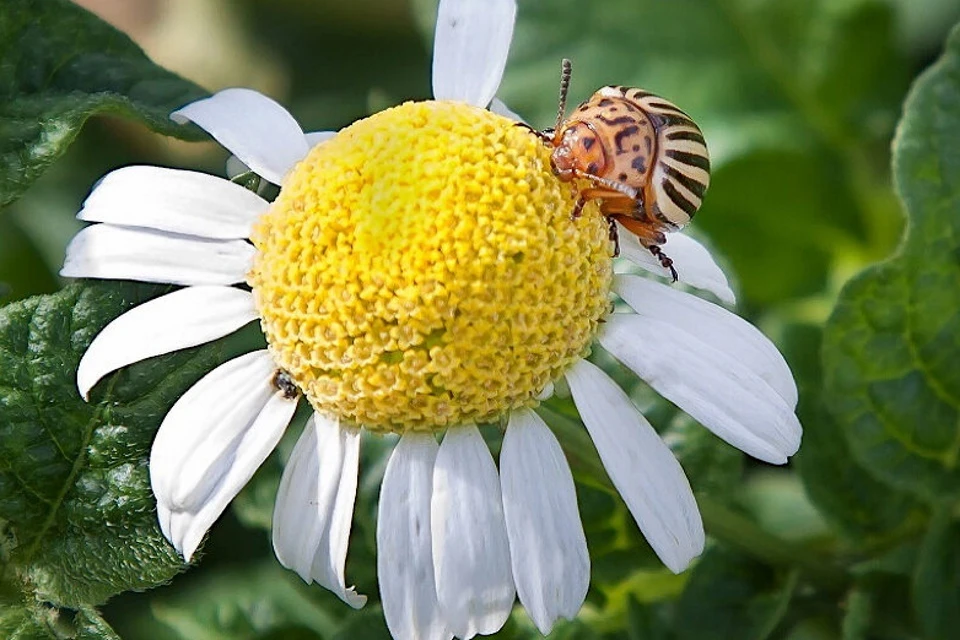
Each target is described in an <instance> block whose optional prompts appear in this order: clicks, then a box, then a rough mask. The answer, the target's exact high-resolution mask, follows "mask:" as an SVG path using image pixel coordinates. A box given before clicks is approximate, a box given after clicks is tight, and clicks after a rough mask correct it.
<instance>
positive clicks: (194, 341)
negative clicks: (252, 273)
mask: <svg viewBox="0 0 960 640" xmlns="http://www.w3.org/2000/svg"><path fill="white" fill-rule="evenodd" d="M256 318H257V311H256V309H255V308H254V306H253V296H252V295H251V294H250V292H249V291H243V290H242V289H234V288H233V287H189V288H187V289H181V290H180V291H174V292H173V293H170V294H167V295H165V296H161V297H159V298H156V299H154V300H150V301H149V302H145V303H144V304H142V305H140V306H139V307H136V308H134V309H131V310H130V311H128V312H126V313H125V314H123V315H122V316H120V317H119V318H117V319H116V320H114V321H113V322H111V323H110V324H108V325H107V326H106V327H104V329H103V331H101V332H100V333H99V334H97V337H96V338H94V340H93V342H91V343H90V346H89V347H88V348H87V351H86V352H85V353H84V354H83V358H82V359H81V360H80V366H79V367H77V389H78V390H79V391H80V395H81V396H83V398H84V399H85V400H86V399H87V398H88V395H89V393H90V389H92V388H93V385H95V384H96V383H97V382H98V381H99V380H100V379H101V378H102V377H103V376H105V375H107V374H108V373H110V372H111V371H116V370H117V369H120V368H121V367H125V366H127V365H128V364H132V363H134V362H139V361H141V360H146V359H147V358H152V357H154V356H159V355H162V354H164V353H170V352H172V351H177V350H179V349H186V348H187V347H193V346H196V345H198V344H203V343H205V342H210V341H211V340H216V339H217V338H221V337H223V336H225V335H227V334H228V333H232V332H233V331H236V330H237V329H239V328H240V327H242V326H243V325H245V324H247V323H248V322H250V321H252V320H255V319H256Z"/></svg>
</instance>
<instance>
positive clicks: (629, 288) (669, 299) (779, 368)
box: [613, 275, 797, 408]
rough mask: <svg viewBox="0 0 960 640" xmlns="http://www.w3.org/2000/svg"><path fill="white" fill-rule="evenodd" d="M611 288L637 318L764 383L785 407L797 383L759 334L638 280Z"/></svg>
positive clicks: (694, 300)
mask: <svg viewBox="0 0 960 640" xmlns="http://www.w3.org/2000/svg"><path fill="white" fill-rule="evenodd" d="M613 289H614V291H616V292H617V294H618V295H619V296H620V297H621V298H623V299H624V300H625V301H626V302H627V304H629V305H630V306H631V307H633V309H634V310H635V311H636V312H637V313H638V314H639V315H642V316H647V317H650V318H655V319H657V320H663V321H664V322H668V323H670V324H672V325H673V326H675V327H677V328H678V329H683V330H684V331H686V332H688V333H690V334H693V335H694V336H696V337H697V338H699V339H700V340H702V341H703V342H706V343H707V344H709V345H710V346H712V347H714V348H715V349H718V350H720V351H722V352H724V353H726V354H729V355H730V356H731V357H733V358H735V359H737V360H739V361H740V362H742V363H743V364H744V365H746V366H747V368H749V369H751V370H752V371H753V372H754V373H756V374H757V375H759V376H760V377H761V378H763V379H764V380H766V381H767V382H768V383H769V384H770V386H771V387H773V388H774V389H775V390H776V391H777V393H779V394H780V396H781V397H783V399H784V401H786V403H787V404H788V405H790V407H791V408H795V407H796V406H797V384H796V382H794V380H793V374H792V373H791V372H790V367H789V366H788V365H787V361H786V360H784V359H783V355H781V354H780V351H778V350H777V347H776V346H775V345H774V344H773V343H772V342H770V340H769V339H768V338H767V337H766V336H765V335H763V334H762V333H760V331H759V330H758V329H757V328H756V327H755V326H753V325H752V324H750V323H749V322H747V321H746V320H744V319H743V318H741V317H740V316H738V315H737V314H735V313H731V312H729V311H727V310H726V309H724V308H723V307H721V306H719V305H716V304H713V303H712V302H707V301H706V300H703V299H702V298H698V297H697V296H694V295H691V294H689V293H686V292H684V291H679V290H677V289H674V288H672V287H668V286H666V285H664V284H661V283H659V282H654V281H653V280H648V279H646V278H641V277H639V276H631V275H618V276H616V277H615V278H614V283H613Z"/></svg>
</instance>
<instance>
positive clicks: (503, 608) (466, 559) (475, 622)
mask: <svg viewBox="0 0 960 640" xmlns="http://www.w3.org/2000/svg"><path fill="white" fill-rule="evenodd" d="M430 528H431V531H432V534H433V561H434V568H435V576H436V581H437V594H438V596H439V599H440V608H441V610H442V611H443V615H444V618H445V619H446V621H447V624H448V625H449V627H450V629H451V630H452V631H453V633H454V634H455V635H456V636H457V637H458V638H463V639H466V638H472V637H473V636H474V635H476V634H478V633H479V634H482V635H488V634H491V633H494V632H495V631H498V630H499V629H500V628H501V627H502V626H503V624H504V622H506V620H507V618H508V617H509V616H510V609H511V608H512V607H513V599H514V595H515V589H514V586H513V575H512V573H511V570H510V548H509V546H508V542H507V530H506V524H505V523H504V519H503V504H502V501H501V498H500V480H499V478H497V466H496V464H495V463H494V462H493V457H492V456H491V455H490V450H489V449H487V445H486V443H485V442H484V441H483V437H482V436H481V435H480V432H479V431H478V430H477V428H476V427H475V426H473V425H467V426H463V427H454V428H451V429H449V430H448V431H447V434H446V436H444V438H443V443H442V444H441V445H440V451H439V453H438V454H437V461H436V465H435V467H434V472H433V498H432V501H431V508H430Z"/></svg>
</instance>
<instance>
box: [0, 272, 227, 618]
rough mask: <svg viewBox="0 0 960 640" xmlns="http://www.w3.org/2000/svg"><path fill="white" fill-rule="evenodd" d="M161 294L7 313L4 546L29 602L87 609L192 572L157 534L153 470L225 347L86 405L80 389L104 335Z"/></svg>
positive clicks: (125, 382)
mask: <svg viewBox="0 0 960 640" xmlns="http://www.w3.org/2000/svg"><path fill="white" fill-rule="evenodd" d="M163 290H164V289H163V288H161V287H157V286H147V285H133V284H119V283H110V284H106V283H91V284H89V285H71V286H69V287H67V288H66V289H64V290H63V291H61V292H60V293H57V294H55V295H50V296H40V297H36V298H31V299H29V300H25V301H22V302H18V303H14V304H11V305H9V306H7V307H5V308H3V309H2V310H0V523H3V525H4V530H5V532H6V535H5V536H4V537H3V539H2V541H0V542H2V547H3V552H4V553H3V555H4V557H9V559H10V560H9V565H8V567H7V570H8V571H13V572H14V574H15V576H16V577H17V579H18V581H19V583H20V589H21V591H22V592H23V598H24V600H25V601H27V602H34V603H35V602H41V601H43V602H49V603H51V604H53V605H55V606H57V607H63V606H66V607H72V608H81V607H87V606H90V605H96V604H99V603H101V602H103V601H104V600H106V599H107V598H109V597H110V596H111V595H113V594H116V593H119V592H121V591H126V590H131V589H135V590H141V589H146V588H149V587H152V586H154V585H157V584H161V583H163V582H166V581H168V580H169V579H170V578H171V577H173V576H174V575H175V574H176V573H177V572H179V571H180V570H181V569H182V568H183V564H182V561H181V560H180V558H179V556H178V554H177V553H176V552H175V551H174V549H173V548H172V547H171V546H170V545H169V544H168V543H167V542H166V541H165V540H164V538H163V536H162V535H161V533H160V531H159V528H158V526H157V523H156V508H155V502H154V499H153V495H152V493H151V491H150V482H149V478H148V473H147V459H148V453H149V448H150V443H151V441H152V440H153V436H154V434H155V432H156V429H157V427H158V426H159V423H160V421H161V420H162V418H163V416H164V415H165V414H166V412H167V410H168V409H169V407H170V406H172V404H173V402H174V401H175V400H176V399H177V398H178V397H180V396H181V395H182V394H183V392H184V391H185V390H186V389H187V388H188V387H189V385H191V384H193V382H195V381H196V380H197V379H198V378H199V377H200V376H201V375H202V374H203V373H205V372H206V371H208V370H209V369H210V368H211V367H212V366H213V365H214V364H215V362H216V358H215V355H214V354H215V353H216V352H217V351H218V350H217V348H216V347H212V346H209V347H204V348H200V349H192V350H187V351H182V352H178V353H175V354H171V355H168V356H163V357H161V358H158V359H154V360H151V361H148V362H145V363H140V364H137V365H134V366H131V367H128V368H126V369H124V370H122V371H121V372H120V373H118V374H114V375H113V376H110V377H108V378H107V380H106V381H105V382H103V383H101V384H100V385H98V386H97V387H96V388H95V389H94V393H93V394H92V399H91V401H90V402H89V403H86V402H84V401H83V399H82V398H81V397H80V396H79V394H78V392H77V389H76V379H75V373H76V368H77V363H78V362H79V359H80V356H81V355H82V354H83V352H84V350H85V349H86V347H87V345H88V344H89V343H90V341H91V340H92V339H93V337H94V336H95V335H96V334H97V333H98V332H99V331H100V329H101V328H102V327H103V326H104V325H105V324H106V323H107V322H109V321H110V320H111V319H113V318H114V317H116V316H118V315H120V314H121V313H122V312H124V311H126V310H127V309H129V308H130V307H132V306H133V305H135V304H137V303H139V302H142V301H144V300H146V299H148V298H150V297H152V296H154V295H156V294H157V293H159V292H161V291H163Z"/></svg>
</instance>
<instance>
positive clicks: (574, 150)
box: [550, 121, 607, 181]
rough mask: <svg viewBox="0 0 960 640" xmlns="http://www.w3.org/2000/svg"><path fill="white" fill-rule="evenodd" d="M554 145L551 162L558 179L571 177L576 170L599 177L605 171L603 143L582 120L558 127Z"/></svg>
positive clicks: (605, 162)
mask: <svg viewBox="0 0 960 640" xmlns="http://www.w3.org/2000/svg"><path fill="white" fill-rule="evenodd" d="M554 146H555V149H554V150H553V154H552V155H551V157H550V162H551V165H552V166H553V172H554V173H555V174H557V177H558V178H560V179H561V180H565V181H567V180H573V179H574V177H576V176H575V174H576V173H577V172H580V173H582V174H588V175H591V176H601V175H603V173H604V171H605V170H606V167H607V157H606V153H605V151H604V146H603V144H601V140H600V139H599V137H598V136H597V132H596V131H594V130H593V128H592V127H590V125H588V124H587V123H585V122H577V121H574V122H569V123H568V124H566V125H564V126H563V127H561V128H560V129H559V130H558V131H557V133H556V136H555V137H554Z"/></svg>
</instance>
